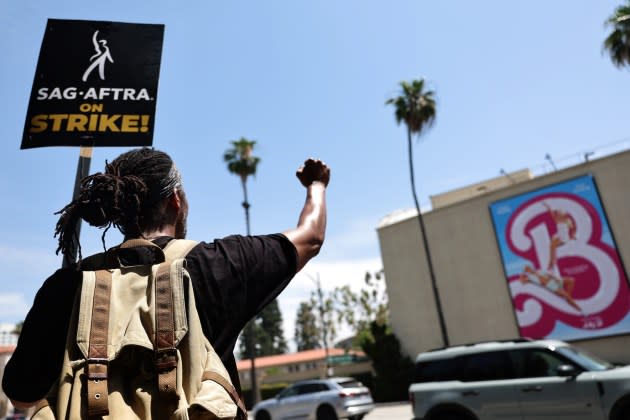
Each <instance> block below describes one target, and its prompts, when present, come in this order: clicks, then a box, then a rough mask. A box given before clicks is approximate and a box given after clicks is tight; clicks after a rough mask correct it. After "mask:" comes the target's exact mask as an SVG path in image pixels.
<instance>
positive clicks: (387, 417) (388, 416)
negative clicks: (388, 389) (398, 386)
mask: <svg viewBox="0 0 630 420" xmlns="http://www.w3.org/2000/svg"><path fill="white" fill-rule="evenodd" d="M412 417H413V416H412V413H411V404H409V403H408V402H401V403H394V404H383V405H377V407H376V408H375V409H374V411H372V412H371V413H370V414H368V415H367V416H365V419H364V420H411V418H412Z"/></svg>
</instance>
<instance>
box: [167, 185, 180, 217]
mask: <svg viewBox="0 0 630 420" xmlns="http://www.w3.org/2000/svg"><path fill="white" fill-rule="evenodd" d="M168 205H169V207H171V208H172V209H173V210H175V211H176V212H179V210H180V209H181V208H182V199H181V197H180V196H179V191H178V190H175V191H173V194H171V196H170V197H169V199H168Z"/></svg>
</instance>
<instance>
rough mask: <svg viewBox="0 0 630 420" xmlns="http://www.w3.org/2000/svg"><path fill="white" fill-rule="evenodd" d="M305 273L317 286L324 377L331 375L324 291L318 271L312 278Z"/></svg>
mask: <svg viewBox="0 0 630 420" xmlns="http://www.w3.org/2000/svg"><path fill="white" fill-rule="evenodd" d="M304 274H306V275H307V276H308V277H309V278H310V279H311V280H312V281H313V282H314V283H315V285H316V286H317V298H318V300H319V320H320V323H321V326H322V341H323V344H324V353H325V355H326V356H325V357H326V363H325V368H326V377H329V376H331V372H330V370H331V367H330V365H329V358H330V356H329V350H328V328H327V325H326V318H325V316H324V314H325V310H324V291H323V290H322V284H321V282H320V281H319V273H317V277H316V278H313V277H312V276H311V275H310V274H308V273H306V272H305V273H304Z"/></svg>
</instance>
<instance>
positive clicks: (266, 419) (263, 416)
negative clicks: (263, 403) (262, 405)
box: [256, 411, 271, 420]
mask: <svg viewBox="0 0 630 420" xmlns="http://www.w3.org/2000/svg"><path fill="white" fill-rule="evenodd" d="M256 420H271V416H270V415H269V413H267V412H266V411H259V412H258V413H256Z"/></svg>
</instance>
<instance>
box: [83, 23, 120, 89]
mask: <svg viewBox="0 0 630 420" xmlns="http://www.w3.org/2000/svg"><path fill="white" fill-rule="evenodd" d="M92 44H94V51H95V54H94V55H92V57H90V65H89V66H88V68H87V69H85V72H84V73H83V76H82V77H81V80H83V81H84V82H87V79H88V77H89V76H90V73H92V71H93V70H95V69H97V68H98V76H99V77H100V78H101V80H105V63H106V62H107V61H109V62H110V63H113V62H114V59H113V58H112V54H111V52H110V51H109V47H108V46H107V40H105V39H98V30H97V31H94V35H92Z"/></svg>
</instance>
